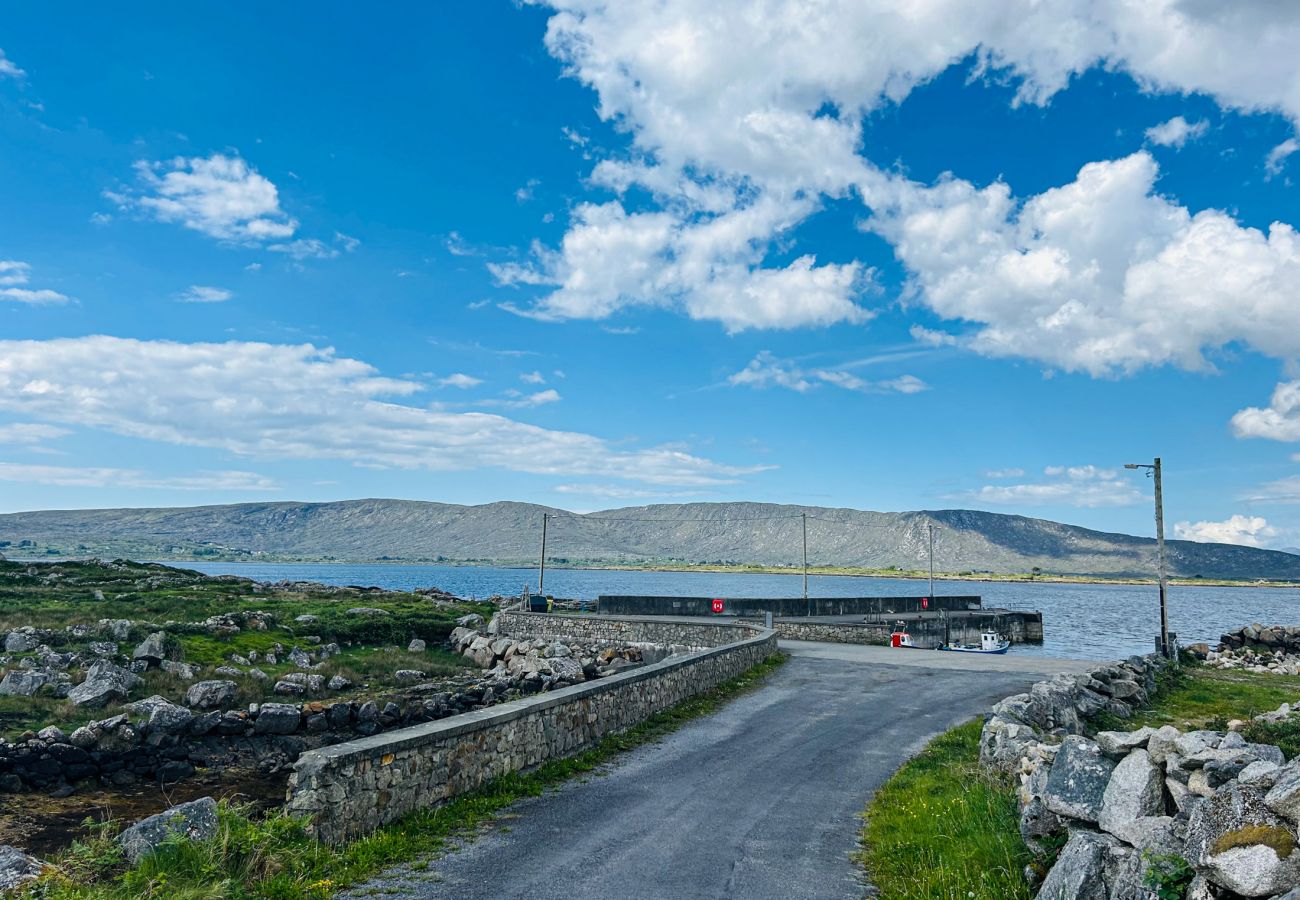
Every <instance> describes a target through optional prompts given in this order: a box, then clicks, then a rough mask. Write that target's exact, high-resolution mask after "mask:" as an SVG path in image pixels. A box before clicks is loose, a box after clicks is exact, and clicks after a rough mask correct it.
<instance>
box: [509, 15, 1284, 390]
mask: <svg viewBox="0 0 1300 900" xmlns="http://www.w3.org/2000/svg"><path fill="white" fill-rule="evenodd" d="M538 2H539V3H540V2H541V0H538ZM541 5H546V6H548V7H550V8H551V9H553V10H554V15H553V16H552V17H551V19H550V21H549V23H548V28H547V36H546V42H547V46H548V48H549V50H550V52H551V53H552V54H553V55H554V56H555V57H557V58H558V59H560V60H561V61H563V62H564V64H565V65H566V66H567V67H568V71H569V72H570V73H571V74H572V75H573V77H575V78H577V79H578V80H580V81H581V82H582V83H584V84H586V85H588V86H589V87H591V88H592V89H593V90H594V91H595V92H596V94H597V96H598V111H599V113H600V115H601V116H602V117H603V118H605V119H606V120H608V121H611V122H613V123H614V124H615V125H617V126H618V127H620V128H621V129H623V130H624V131H626V132H627V133H628V134H629V135H630V138H631V142H632V148H631V150H630V152H629V153H628V154H626V155H625V156H624V157H622V158H607V159H602V160H600V161H599V162H598V163H597V164H596V167H595V169H594V171H593V172H592V181H593V183H594V184H596V185H598V186H601V187H606V188H609V189H612V190H614V191H616V192H617V193H619V194H620V196H622V195H624V193H625V192H627V191H628V190H629V189H630V188H632V187H639V188H641V189H643V190H644V191H646V192H648V193H649V194H650V195H651V196H652V197H653V203H652V204H651V205H650V206H649V208H635V209H632V208H628V207H625V206H624V203H623V202H622V201H619V202H610V203H604V204H588V205H585V206H580V207H578V208H577V210H576V211H575V213H574V216H573V220H572V222H571V224H570V228H569V231H568V234H567V235H566V236H565V238H564V239H563V241H562V242H561V244H560V246H559V248H558V249H548V248H536V252H535V259H534V261H533V263H532V264H530V265H523V266H521V265H519V264H514V265H506V266H497V267H496V273H497V276H498V278H499V280H501V281H502V282H503V283H510V284H523V285H533V286H539V285H540V286H549V287H551V288H553V290H552V291H551V292H550V293H549V294H545V295H544V296H542V297H541V298H540V300H539V301H538V302H537V303H536V305H535V306H529V307H526V311H530V312H533V313H535V314H537V315H540V316H542V317H547V318H577V317H582V318H603V317H605V316H609V315H611V314H612V313H613V312H615V311H616V310H618V309H621V308H623V307H626V306H635V305H661V306H672V307H674V308H678V309H681V310H683V311H685V312H686V313H687V314H689V315H691V316H693V317H695V318H702V319H716V320H718V321H721V322H723V323H724V324H725V325H726V326H727V327H728V328H729V329H731V330H739V329H742V328H757V327H795V326H800V325H821V324H827V323H830V322H842V321H849V322H852V321H862V320H863V319H864V318H866V313H865V312H864V310H863V309H862V307H861V306H860V305H859V304H858V302H857V300H858V298H859V294H860V288H861V286H862V283H863V278H864V276H865V274H866V273H865V272H864V271H863V270H862V267H861V266H860V265H859V264H857V263H856V262H853V261H850V262H847V263H831V264H824V265H822V266H817V265H815V263H814V261H813V260H812V259H810V258H806V259H805V260H803V261H802V264H801V265H799V266H797V267H791V268H789V269H775V270H772V269H771V268H770V267H769V266H768V264H767V262H766V257H767V253H768V251H769V250H770V248H771V246H772V244H773V242H774V241H775V240H776V239H778V238H781V237H782V236H784V235H787V234H789V233H790V232H791V230H792V229H793V228H794V227H796V226H797V225H798V224H799V223H801V222H802V221H804V220H805V219H806V218H807V217H808V216H810V215H811V214H812V213H813V212H815V211H816V210H817V209H818V208H819V207H820V205H821V203H822V201H823V199H824V198H826V197H842V196H845V195H847V194H849V193H850V192H853V191H856V192H857V193H858V194H859V195H860V196H861V197H862V198H863V199H864V200H865V201H866V203H867V204H868V206H870V207H872V208H873V209H874V208H877V207H879V206H882V205H884V206H888V205H890V204H891V202H892V200H893V194H894V190H895V186H894V185H893V183H892V182H893V181H894V179H893V178H892V177H891V176H887V175H885V174H883V173H882V172H881V171H880V170H878V169H876V168H875V167H874V166H873V165H872V164H871V163H870V162H868V158H869V157H870V155H871V148H870V147H869V146H868V147H865V148H864V147H863V139H862V130H861V119H862V116H863V114H864V113H867V112H870V111H871V110H873V109H875V108H877V107H879V106H881V105H882V104H885V103H889V102H899V101H901V100H903V99H904V98H905V97H906V96H907V95H908V93H909V92H910V91H911V90H912V89H913V88H914V87H915V86H917V85H918V84H921V83H923V82H925V81H927V80H929V79H930V78H933V77H934V76H935V75H936V74H938V73H939V72H941V71H943V70H944V69H946V68H948V67H949V66H951V65H953V64H955V63H957V62H960V61H961V60H963V59H967V58H969V57H971V56H972V55H974V57H975V58H976V59H977V60H978V68H979V72H980V73H982V74H988V73H994V74H996V75H997V77H1006V78H1009V79H1011V80H1012V81H1013V83H1015V84H1016V85H1017V86H1018V95H1017V99H1018V102H1031V103H1042V102H1046V101H1047V100H1048V99H1050V98H1051V97H1052V95H1053V94H1055V93H1056V92H1058V91H1060V90H1062V89H1063V88H1065V87H1066V85H1067V84H1068V83H1069V81H1070V79H1071V77H1072V76H1074V75H1076V74H1078V73H1080V72H1083V71H1086V70H1087V69H1089V68H1092V67H1094V66H1099V65H1104V66H1107V67H1109V68H1112V69H1117V70H1122V71H1126V72H1128V73H1130V74H1131V75H1132V76H1133V77H1134V78H1135V79H1136V80H1137V81H1138V82H1139V83H1140V84H1141V85H1142V86H1143V87H1144V88H1146V89H1148V90H1151V91H1166V92H1173V93H1183V94H1186V93H1193V92H1200V93H1205V94H1209V95H1211V96H1213V97H1215V98H1216V99H1217V100H1218V101H1219V102H1220V104H1222V105H1223V106H1225V107H1231V108H1237V109H1243V110H1269V111H1275V112H1280V113H1282V114H1283V115H1287V116H1290V117H1291V118H1292V119H1293V120H1297V119H1300V55H1297V54H1296V53H1294V52H1293V50H1294V47H1295V46H1297V45H1300V7H1297V6H1295V5H1294V4H1289V5H1288V4H1277V3H1275V2H1270V0H1251V2H1244V3H1238V4H1234V5H1233V6H1232V7H1231V9H1228V8H1226V7H1219V6H1216V5H1214V4H1209V3H1203V2H1194V3H1189V2H1178V0H1152V2H1148V3H1136V2H1122V0H1121V2H1108V3H1102V4H1097V3H1093V2H1089V0H1017V2H1011V3H1000V4H970V3H963V2H959V0H917V2H912V3H908V4H906V8H905V9H904V8H902V7H899V6H898V5H897V4H896V3H890V2H886V0H865V2H864V0H707V2H706V0H658V2H649V0H629V2H624V3H608V2H606V0H546V2H544V3H541ZM1168 124H1169V123H1166V125H1168ZM1198 127H1199V126H1198V125H1187V126H1186V128H1187V129H1188V135H1190V134H1191V132H1192V131H1194V130H1195V129H1196V128H1198ZM1168 131H1169V129H1166V130H1165V131H1160V132H1158V136H1160V137H1167V138H1168V139H1172V132H1169V134H1168V135H1167V134H1166V132H1168ZM1186 136H1187V135H1184V136H1183V137H1184V139H1185V138H1186ZM864 151H865V153H864ZM1008 215H1010V210H1009V209H1008V210H1004V214H1003V217H1002V218H1003V220H1004V221H1005V219H1006V217H1007V216H1008ZM1221 218H1224V219H1226V217H1221ZM1117 224H1118V225H1127V224H1128V223H1114V222H1110V223H1104V225H1102V226H1099V228H1098V230H1100V229H1101V228H1102V227H1109V226H1114V225H1117ZM1138 224H1143V223H1138ZM1145 224H1152V223H1145ZM1155 224H1159V223H1155ZM1004 230H1005V227H1004V226H1003V227H997V228H995V231H994V234H993V235H992V238H993V240H995V241H997V240H998V239H999V238H1000V236H1001V233H1002V232H1003V231H1004ZM1129 236H1133V229H1129ZM1137 236H1138V237H1139V238H1140V239H1141V240H1143V241H1144V242H1145V241H1146V239H1147V238H1148V237H1149V236H1148V235H1146V234H1140V235H1137ZM1190 236H1191V235H1189V237H1190ZM1161 237H1166V238H1167V237H1168V235H1166V234H1165V233H1164V232H1163V231H1157V233H1156V234H1155V235H1154V238H1156V239H1157V240H1158V239H1160V238H1161ZM1224 261H1226V260H1223V259H1220V260H1219V262H1224ZM1051 262H1052V260H1051V259H1049V258H1047V257H1046V256H1043V257H1040V258H1037V259H1033V260H1030V261H1029V264H1028V268H1029V269H1031V270H1032V269H1035V268H1037V271H1022V272H1020V273H1019V274H1020V275H1021V276H1022V277H1024V278H1031V279H1032V278H1034V277H1050V276H1051V271H1050V269H1051V266H1050V263H1051ZM1095 262H1096V263H1098V264H1099V265H1100V264H1110V263H1116V262H1117V261H1116V260H1111V259H1096V260H1095ZM1118 262H1120V263H1122V262H1123V260H1120V261H1118ZM1127 274H1128V273H1127V270H1126V269H1124V268H1120V269H1119V270H1118V271H1105V272H1100V273H1098V274H1097V275H1096V276H1095V280H1096V281H1097V282H1098V283H1104V284H1110V285H1113V284H1115V283H1119V282H1122V281H1123V280H1124V278H1125V277H1126V275H1127ZM810 298H811V299H810ZM1089 299H1090V298H1088V297H1083V298H1079V299H1078V300H1077V301H1076V305H1077V306H1085V305H1086V304H1087V303H1088V302H1089ZM1215 299H1217V297H1211V298H1209V299H1208V300H1207V301H1205V302H1210V301H1212V300H1215ZM1194 302H1197V301H1194ZM1085 312H1086V311H1085ZM1064 315H1066V316H1071V315H1073V307H1071V308H1070V309H1067V310H1064ZM1115 324H1117V325H1123V324H1124V323H1123V322H1122V321H1121V322H1117V323H1115ZM990 337H993V336H992V335H990ZM1103 355H1104V356H1108V357H1112V358H1113V357H1115V356H1123V354H1103ZM1143 362H1144V360H1142V359H1136V360H1134V359H1127V358H1125V359H1124V360H1123V361H1122V362H1120V363H1118V364H1119V365H1120V366H1126V365H1134V364H1142V363H1143ZM1100 365H1101V366H1102V367H1103V368H1108V367H1110V366H1111V365H1113V363H1110V362H1105V361H1103V362H1101V363H1100ZM1084 367H1087V365H1085V366H1084Z"/></svg>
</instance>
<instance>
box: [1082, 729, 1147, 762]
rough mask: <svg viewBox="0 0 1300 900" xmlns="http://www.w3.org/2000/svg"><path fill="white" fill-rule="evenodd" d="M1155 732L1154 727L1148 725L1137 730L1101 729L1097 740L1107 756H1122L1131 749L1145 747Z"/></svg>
mask: <svg viewBox="0 0 1300 900" xmlns="http://www.w3.org/2000/svg"><path fill="white" fill-rule="evenodd" d="M1155 733H1156V731H1155V729H1154V728H1149V727H1146V726H1143V727H1142V728H1139V729H1138V730H1137V731H1099V732H1097V737H1096V741H1097V746H1098V747H1100V748H1101V752H1102V753H1105V754H1106V755H1107V756H1115V757H1121V756H1125V755H1126V754H1128V752H1129V751H1130V750H1137V749H1139V748H1145V747H1146V745H1147V741H1148V740H1150V739H1151V735H1153V734H1155Z"/></svg>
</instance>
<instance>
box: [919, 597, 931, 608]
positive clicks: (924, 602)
mask: <svg viewBox="0 0 1300 900" xmlns="http://www.w3.org/2000/svg"><path fill="white" fill-rule="evenodd" d="M929 608H930V598H929V597H922V598H921V609H929Z"/></svg>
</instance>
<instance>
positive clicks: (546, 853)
mask: <svg viewBox="0 0 1300 900" xmlns="http://www.w3.org/2000/svg"><path fill="white" fill-rule="evenodd" d="M782 646H783V648H784V649H786V650H788V651H790V652H791V654H792V656H791V659H790V661H789V662H787V663H786V664H785V665H784V666H782V667H781V669H780V670H778V672H777V673H776V674H775V675H774V676H773V677H772V678H771V680H770V681H769V682H768V684H767V685H766V686H764V687H763V688H761V689H760V690H757V691H754V692H753V693H750V694H747V695H745V696H742V697H740V698H738V699H736V700H734V701H732V702H731V703H729V704H728V705H727V706H726V707H725V708H723V709H722V710H721V711H720V712H718V713H716V714H714V715H711V716H707V717H705V718H702V719H699V720H696V721H694V722H691V723H690V724H688V725H686V726H685V727H683V728H682V729H681V730H679V731H677V732H675V733H674V734H672V735H670V736H669V737H667V738H666V739H665V740H663V741H662V742H660V743H657V744H652V745H647V746H643V747H640V748H637V749H635V750H632V751H630V752H628V753H626V754H623V755H622V756H621V757H619V759H618V760H617V761H616V762H614V763H613V764H611V765H610V766H609V767H608V768H607V769H606V770H605V771H604V773H603V774H601V775H598V776H595V777H592V778H589V779H587V780H586V781H572V782H570V783H568V784H566V785H564V786H563V787H561V788H560V789H559V790H557V791H555V792H553V793H550V794H548V795H546V796H543V797H538V798H534V799H530V800H525V801H523V802H521V803H519V804H517V805H516V806H515V807H513V808H512V810H511V814H512V815H511V817H510V818H509V819H508V820H507V821H504V822H501V823H499V824H501V825H506V826H508V828H509V830H504V829H502V828H496V829H494V830H492V831H491V832H489V833H487V834H485V835H483V836H482V837H480V838H479V839H478V840H476V841H473V842H471V843H468V844H467V845H466V846H464V847H462V848H460V849H458V850H455V851H453V852H451V853H450V854H448V855H447V856H445V857H443V858H441V859H438V860H435V861H433V862H432V863H431V864H430V866H429V869H428V870H420V871H415V870H411V869H410V868H406V867H402V868H398V869H395V870H393V871H391V872H389V873H388V874H387V875H386V876H384V877H383V878H380V879H377V880H375V881H372V882H370V883H368V884H366V885H362V886H361V887H360V888H358V889H357V890H356V891H355V892H353V893H352V894H351V896H356V897H361V896H375V895H377V894H384V895H391V896H397V897H418V898H456V900H489V898H491V900H498V898H538V897H562V898H571V900H607V898H609V897H620V898H673V900H686V898H711V900H712V898H724V897H736V898H746V900H791V898H809V900H814V898H817V900H820V898H828V900H829V898H837V900H838V898H860V897H861V896H862V884H861V882H860V881H859V872H858V870H857V868H856V867H855V866H854V864H853V863H852V862H851V860H850V859H849V854H850V853H851V852H852V851H853V850H854V849H855V847H856V839H857V832H858V829H859V827H860V821H859V819H858V816H859V814H860V813H861V812H862V810H863V808H864V807H865V805H866V803H867V800H868V799H869V797H870V796H871V794H872V792H873V791H874V790H875V789H876V788H877V787H879V786H880V785H881V784H882V783H883V782H884V781H885V780H886V779H888V778H889V776H890V775H891V774H892V773H893V772H894V771H895V770H896V769H897V768H898V766H899V765H901V764H902V763H903V761H904V760H906V759H907V758H908V757H909V756H911V755H912V754H914V753H915V752H916V751H917V750H919V749H920V748H921V747H922V746H924V744H925V743H926V742H927V741H928V740H929V739H930V738H932V737H934V736H935V735H937V734H939V733H940V732H942V731H945V730H947V729H948V728H950V727H952V726H953V725H956V724H959V723H960V722H963V721H966V720H967V719H970V718H972V717H973V716H976V715H978V714H980V713H981V712H983V711H984V710H986V709H987V708H988V707H989V706H990V705H991V704H993V703H994V702H996V701H997V700H998V699H1000V698H1001V697H1004V696H1006V695H1008V694H1013V693H1017V692H1019V691H1022V690H1024V689H1026V688H1027V687H1028V685H1029V684H1031V683H1032V682H1034V681H1036V680H1038V679H1039V678H1041V677H1042V676H1043V675H1045V674H1049V673H1051V672H1052V671H1067V670H1068V671H1079V670H1081V669H1083V668H1085V667H1086V666H1088V665H1089V664H1088V663H1079V662H1070V661H1064V660H1050V659H1044V658H1041V657H1036V658H1030V657H1016V656H1015V655H1014V651H1013V653H1012V654H1009V655H1008V656H1006V657H994V658H989V657H971V656H967V655H964V654H956V653H951V654H949V653H937V652H926V651H903V650H893V651H890V650H889V649H888V648H883V647H861V646H851V645H843V644H820V643H807V642H788V643H787V642H783V643H782Z"/></svg>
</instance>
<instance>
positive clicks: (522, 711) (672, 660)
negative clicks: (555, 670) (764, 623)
mask: <svg viewBox="0 0 1300 900" xmlns="http://www.w3.org/2000/svg"><path fill="white" fill-rule="evenodd" d="M511 615H512V616H514V615H523V616H533V617H536V618H540V619H554V618H556V617H555V616H550V615H546V614H542V613H511ZM574 618H577V617H576V616H575V617H574ZM582 618H584V619H586V620H588V621H594V622H595V621H601V620H604V619H613V618H615V617H614V616H600V617H596V616H583V617H582ZM617 618H619V619H621V620H622V621H629V622H644V621H645V619H643V618H641V617H637V616H621V617H617ZM652 621H662V619H661V618H660V617H653V618H652ZM695 624H697V625H702V624H705V623H701V622H696V623H695ZM717 625H719V626H725V627H729V628H736V629H743V630H745V631H750V632H756V633H755V634H754V636H753V637H750V638H745V639H743V640H739V641H732V642H730V643H727V644H722V645H721V646H717V647H709V648H706V649H704V650H698V651H696V652H694V653H687V654H683V655H682V656H674V657H669V658H668V659H665V660H661V661H660V662H657V663H652V664H650V665H648V666H641V667H639V668H636V669H632V670H630V671H627V672H620V673H618V674H617V675H610V676H607V677H605V678H601V679H600V680H598V681H588V682H584V683H582V684H575V685H571V686H569V687H565V688H560V689H559V690H555V691H546V692H544V693H541V694H535V695H533V696H531V697H524V698H522V699H519V700H511V701H510V702H508V703H499V704H497V705H495V706H489V707H487V708H486V709H478V710H473V711H471V712H467V713H461V714H459V715H455V716H449V717H447V718H445V719H439V720H437V721H435V722H426V723H424V724H422V725H412V726H410V727H408V728H398V729H394V730H392V731H386V732H381V733H380V734H375V735H371V736H370V737H365V738H359V739H357V740H353V741H345V742H343V743H341V744H334V745H332V746H329V747H322V748H320V749H319V750H309V751H307V752H306V753H304V754H302V756H300V757H299V758H298V761H297V762H296V763H295V764H294V771H295V772H296V773H297V775H298V783H299V784H302V783H304V780H305V779H309V778H311V777H312V776H313V775H316V774H317V773H319V772H321V771H323V770H325V769H328V768H333V767H336V766H338V765H339V764H341V763H346V762H349V761H351V760H359V759H369V758H371V757H374V756H376V755H382V754H385V753H396V752H400V751H403V750H408V749H411V748H413V747H420V746H424V745H427V744H434V743H438V742H439V741H444V740H447V739H449V738H455V737H459V736H461V735H463V734H469V733H472V732H475V731H479V730H481V729H484V728H489V727H492V726H495V725H504V724H506V723H507V722H511V721H514V720H515V719H519V718H522V717H524V716H526V715H528V714H529V713H534V712H538V711H540V710H544V709H549V708H550V707H553V706H560V705H561V704H565V703H571V702H573V701H574V700H579V699H581V698H583V697H588V696H595V695H598V694H602V693H605V692H607V691H612V690H616V689H618V688H620V687H623V686H626V685H629V684H635V683H636V682H639V681H645V680H647V679H650V678H656V677H658V676H660V675H662V674H664V673H667V672H672V671H674V670H676V669H681V668H686V667H688V666H693V665H695V664H696V663H698V662H701V661H702V660H706V659H709V658H711V657H714V656H721V655H724V654H727V653H730V652H733V651H734V650H736V649H737V648H741V647H746V646H750V645H758V644H762V643H763V642H765V641H769V640H772V639H773V638H774V637H775V632H774V631H770V630H768V629H766V628H760V627H755V626H753V625H748V624H746V623H741V622H720V623H717Z"/></svg>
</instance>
